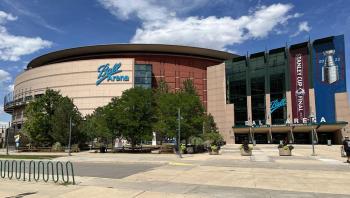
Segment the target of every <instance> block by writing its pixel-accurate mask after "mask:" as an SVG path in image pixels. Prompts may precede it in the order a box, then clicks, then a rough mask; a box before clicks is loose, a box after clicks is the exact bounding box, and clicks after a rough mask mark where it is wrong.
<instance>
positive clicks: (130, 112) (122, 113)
mask: <svg viewBox="0 0 350 198" xmlns="http://www.w3.org/2000/svg"><path fill="white" fill-rule="evenodd" d="M114 113H115V116H116V117H115V122H117V123H118V125H119V127H118V131H119V133H120V135H121V136H122V137H123V138H125V139H127V140H128V141H129V142H130V144H131V146H132V147H135V145H136V144H138V143H140V142H141V140H150V139H151V138H152V129H153V128H152V126H153V123H154V121H155V116H154V115H155V102H154V99H153V93H152V90H151V89H145V88H142V87H135V88H131V89H128V90H126V91H124V92H123V95H122V96H121V97H120V99H119V100H118V102H117V105H116V108H115V111H114Z"/></svg>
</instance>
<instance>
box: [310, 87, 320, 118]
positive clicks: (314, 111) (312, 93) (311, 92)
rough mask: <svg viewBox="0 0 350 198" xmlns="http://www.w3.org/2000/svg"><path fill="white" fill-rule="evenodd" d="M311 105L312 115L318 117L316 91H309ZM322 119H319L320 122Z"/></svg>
mask: <svg viewBox="0 0 350 198" xmlns="http://www.w3.org/2000/svg"><path fill="white" fill-rule="evenodd" d="M309 103H310V113H314V115H315V116H316V102H315V90H314V89H309ZM319 119H320V118H317V120H319Z"/></svg>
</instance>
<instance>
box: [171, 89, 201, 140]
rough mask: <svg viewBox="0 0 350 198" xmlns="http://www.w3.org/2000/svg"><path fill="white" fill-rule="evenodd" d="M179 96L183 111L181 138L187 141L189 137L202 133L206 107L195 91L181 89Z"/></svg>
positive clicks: (179, 106) (179, 104) (179, 105)
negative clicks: (189, 91)
mask: <svg viewBox="0 0 350 198" xmlns="http://www.w3.org/2000/svg"><path fill="white" fill-rule="evenodd" d="M177 97H178V108H180V111H181V139H182V140H185V141H186V142H187V141H188V138H189V137H191V136H199V135H200V134H202V130H203V119H204V107H203V105H202V102H201V101H200V99H199V97H198V96H197V95H195V94H193V93H188V92H185V91H181V92H180V93H177Z"/></svg>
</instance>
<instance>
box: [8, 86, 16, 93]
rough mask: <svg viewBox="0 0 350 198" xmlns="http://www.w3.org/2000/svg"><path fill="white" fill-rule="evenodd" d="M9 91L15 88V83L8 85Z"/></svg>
mask: <svg viewBox="0 0 350 198" xmlns="http://www.w3.org/2000/svg"><path fill="white" fill-rule="evenodd" d="M7 89H8V91H10V92H11V91H13V90H14V89H15V85H14V84H11V85H9V86H8V87H7Z"/></svg>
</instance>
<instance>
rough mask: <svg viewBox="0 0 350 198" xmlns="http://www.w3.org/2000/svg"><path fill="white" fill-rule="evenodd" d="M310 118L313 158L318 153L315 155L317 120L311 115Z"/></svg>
mask: <svg viewBox="0 0 350 198" xmlns="http://www.w3.org/2000/svg"><path fill="white" fill-rule="evenodd" d="M309 118H310V125H311V141H312V156H316V153H315V141H314V135H315V134H314V133H315V129H314V126H313V120H314V118H315V116H314V114H313V113H311V114H310V117H309Z"/></svg>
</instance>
